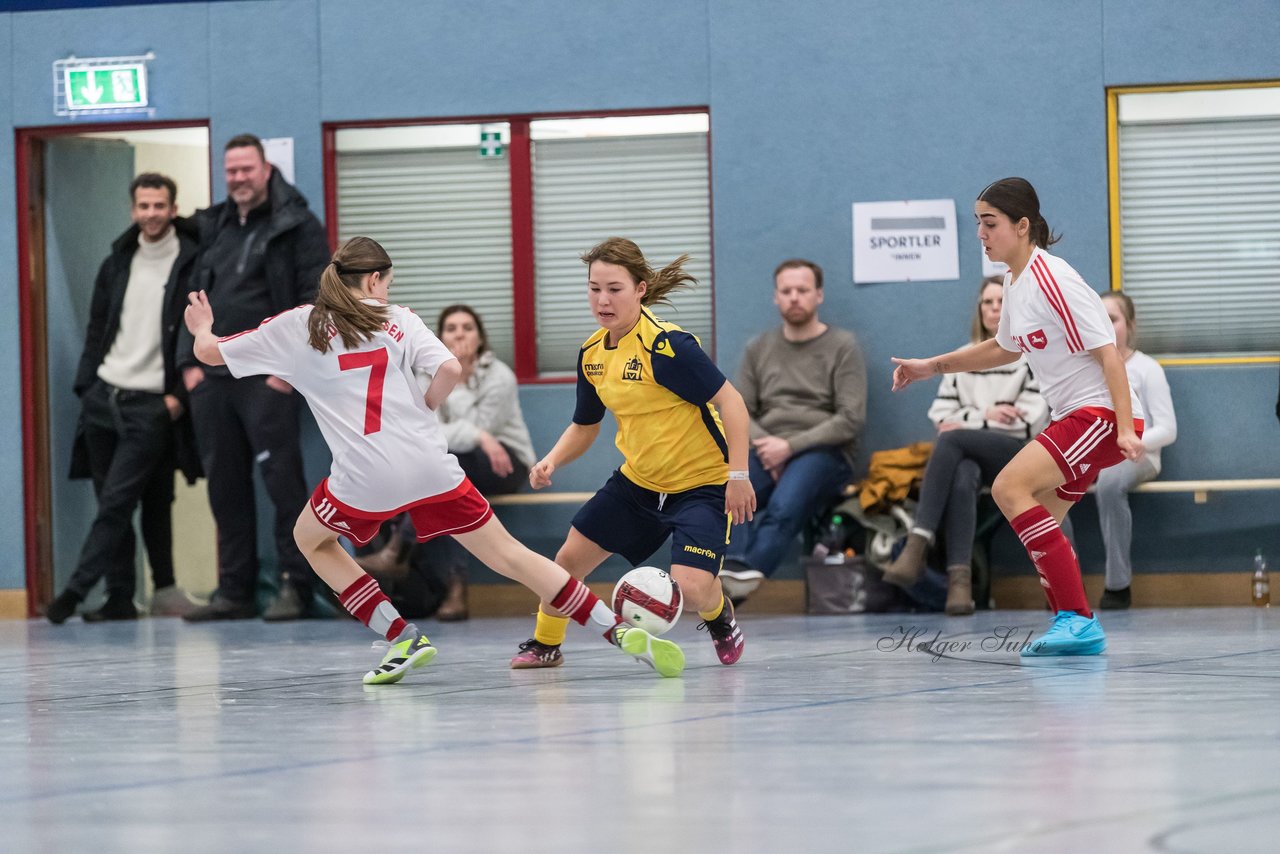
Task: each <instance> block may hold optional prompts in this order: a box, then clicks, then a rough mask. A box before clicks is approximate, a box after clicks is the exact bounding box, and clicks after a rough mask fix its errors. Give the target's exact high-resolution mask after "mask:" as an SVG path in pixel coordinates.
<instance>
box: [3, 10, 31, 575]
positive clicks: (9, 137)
mask: <svg viewBox="0 0 1280 854" xmlns="http://www.w3.org/2000/svg"><path fill="white" fill-rule="evenodd" d="M12 44H13V16H12V15H0V45H3V46H4V47H5V50H9V49H10V47H11V45H12ZM13 125H14V121H13V64H12V63H11V62H0V365H8V366H9V367H8V369H7V370H5V371H4V372H3V374H0V433H2V434H3V435H5V436H9V437H11V438H10V451H9V452H8V453H5V454H0V495H3V496H4V497H3V499H0V543H3V544H4V545H3V547H0V590H12V589H14V588H19V587H24V586H26V580H25V567H24V566H23V542H24V534H23V523H22V454H21V452H20V449H19V447H18V446H17V442H16V438H17V437H20V436H22V395H21V387H20V383H21V380H20V376H19V374H18V364H19V360H18V352H19V347H18V344H19V342H18V245H17V236H16V233H15V232H14V228H13V222H14V209H15V207H16V204H17V187H16V185H15V183H14V180H15V174H14V171H15V162H14V151H13V132H12V128H13Z"/></svg>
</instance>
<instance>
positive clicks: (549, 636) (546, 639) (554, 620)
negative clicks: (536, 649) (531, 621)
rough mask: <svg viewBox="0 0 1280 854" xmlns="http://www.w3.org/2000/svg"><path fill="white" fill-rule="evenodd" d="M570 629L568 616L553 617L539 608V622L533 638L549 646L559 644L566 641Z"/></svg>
mask: <svg viewBox="0 0 1280 854" xmlns="http://www.w3.org/2000/svg"><path fill="white" fill-rule="evenodd" d="M568 630H569V618H568V617H552V616H551V615H549V614H547V613H546V612H545V611H543V610H542V608H541V607H539V608H538V623H537V625H535V626H534V627H533V639H534V640H536V641H537V642H538V643H545V644H546V645H547V646H559V645H560V644H562V643H564V636H565V633H566V632H567V631H568Z"/></svg>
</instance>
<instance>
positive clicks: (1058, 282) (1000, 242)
mask: <svg viewBox="0 0 1280 854" xmlns="http://www.w3.org/2000/svg"><path fill="white" fill-rule="evenodd" d="M973 212H974V217H975V218H976V219H977V221H978V239H979V240H981V241H982V246H983V249H984V250H985V251H986V253H987V257H988V258H990V259H991V260H992V261H1002V262H1004V263H1005V264H1008V265H1009V272H1008V273H1006V274H1005V279H1004V311H1003V313H1002V314H1001V316H1000V327H999V330H998V331H997V333H996V337H995V338H993V339H991V340H989V341H984V342H983V343H981V344H979V345H976V346H973V347H966V348H964V349H961V350H955V351H953V352H950V353H947V354H945V355H942V356H934V357H933V358H931V359H896V358H895V359H894V360H893V361H894V363H895V364H896V365H897V367H896V368H895V369H894V372H893V390H894V391H898V390H899V389H902V388H906V387H907V386H908V385H910V384H911V383H912V382H914V381H916V380H922V379H925V378H927V377H930V376H933V375H935V374H942V373H954V372H958V371H975V370H983V369H986V368H994V367H998V366H1000V365H1007V364H1010V363H1011V362H1015V361H1017V360H1018V358H1019V357H1020V356H1022V355H1025V356H1026V359H1027V362H1028V363H1029V364H1030V365H1031V370H1032V372H1033V373H1034V374H1035V376H1036V379H1038V380H1039V382H1040V390H1041V392H1042V393H1043V395H1044V397H1045V399H1046V400H1047V401H1048V402H1049V410H1050V413H1051V416H1052V421H1051V422H1050V424H1049V426H1048V427H1046V428H1045V430H1044V432H1042V433H1041V434H1040V435H1039V436H1037V437H1036V438H1035V441H1033V442H1029V443H1028V444H1027V445H1026V446H1025V447H1024V448H1023V449H1022V450H1021V451H1020V452H1019V453H1018V454H1017V456H1015V457H1014V458H1013V459H1012V460H1011V461H1010V462H1009V464H1008V465H1007V466H1005V467H1004V469H1003V470H1002V471H1001V472H1000V474H999V476H998V477H997V478H996V480H995V483H994V484H992V487H991V495H992V497H993V498H994V499H995V501H996V504H998V505H999V506H1000V510H1001V512H1002V513H1004V516H1005V518H1006V519H1008V520H1009V524H1010V525H1011V526H1012V527H1013V530H1014V532H1015V533H1017V535H1018V538H1019V539H1021V540H1022V545H1023V546H1024V547H1025V548H1026V550H1027V553H1028V554H1029V555H1030V556H1031V561H1032V563H1034V564H1035V567H1036V572H1038V573H1039V574H1040V584H1041V585H1042V586H1043V587H1044V591H1045V596H1046V597H1047V598H1048V600H1049V607H1050V609H1051V610H1052V611H1053V612H1054V617H1053V623H1052V625H1051V626H1050V628H1049V631H1048V632H1046V633H1045V634H1044V635H1042V636H1041V637H1039V638H1037V639H1036V640H1034V641H1032V642H1031V643H1029V644H1028V645H1027V647H1026V648H1025V649H1024V650H1023V651H1022V655H1024V656H1041V655H1098V654H1100V653H1101V652H1102V651H1103V650H1104V649H1106V646H1107V638H1106V635H1105V634H1104V633H1103V631H1102V627H1101V626H1100V625H1099V624H1098V620H1097V618H1096V617H1094V616H1093V612H1092V611H1091V610H1090V609H1089V603H1088V600H1086V598H1085V592H1084V582H1083V581H1082V579H1081V577H1080V564H1079V561H1077V560H1076V555H1075V551H1074V550H1072V548H1071V543H1069V542H1068V541H1067V538H1066V537H1065V536H1064V535H1063V533H1062V528H1061V527H1059V526H1060V524H1061V522H1062V520H1063V518H1064V517H1065V516H1066V515H1067V511H1068V510H1069V509H1071V507H1072V505H1074V504H1075V503H1076V502H1077V501H1079V500H1080V499H1081V498H1082V497H1083V496H1084V494H1085V491H1086V490H1087V489H1088V488H1089V485H1090V484H1091V483H1093V481H1094V479H1095V478H1097V476H1098V472H1100V471H1102V469H1104V468H1107V467H1108V466H1112V465H1115V464H1116V463H1118V462H1120V461H1121V460H1123V459H1129V460H1136V459H1139V458H1140V457H1141V456H1142V454H1143V446H1142V441H1141V438H1140V437H1141V435H1142V420H1141V419H1142V410H1141V407H1140V405H1139V403H1138V401H1137V399H1136V398H1135V397H1134V396H1133V394H1132V393H1131V391H1130V389H1129V380H1128V377H1127V375H1126V374H1125V368H1124V361H1123V360H1122V359H1121V358H1120V354H1119V352H1118V351H1117V350H1116V337H1115V330H1114V329H1113V328H1112V325H1111V321H1110V319H1109V318H1108V317H1107V311H1106V309H1105V308H1104V307H1103V305H1102V299H1101V298H1100V297H1099V296H1098V294H1097V293H1096V292H1095V291H1094V290H1093V289H1092V288H1090V287H1089V286H1088V285H1087V284H1085V281H1084V279H1082V278H1081V277H1080V274H1079V273H1077V272H1076V271H1075V270H1073V269H1072V268H1071V265H1069V264H1068V263H1067V262H1066V261H1063V260H1062V259H1061V258H1058V257H1056V256H1054V255H1050V254H1049V253H1048V252H1047V251H1046V250H1047V249H1048V247H1049V246H1051V245H1052V244H1054V243H1056V242H1057V240H1058V238H1057V236H1056V235H1054V234H1053V233H1052V232H1051V231H1050V230H1049V224H1048V223H1047V222H1045V220H1044V217H1043V216H1041V215H1040V199H1039V197H1038V196H1037V195H1036V191H1035V189H1034V188H1033V187H1032V186H1031V184H1030V183H1029V182H1028V181H1026V180H1025V179H1023V178H1004V179H1001V180H999V181H996V182H995V183H993V184H991V185H989V186H988V187H987V188H986V189H984V190H983V191H982V192H981V193H980V194H979V195H978V200H977V202H975V203H974V210H973Z"/></svg>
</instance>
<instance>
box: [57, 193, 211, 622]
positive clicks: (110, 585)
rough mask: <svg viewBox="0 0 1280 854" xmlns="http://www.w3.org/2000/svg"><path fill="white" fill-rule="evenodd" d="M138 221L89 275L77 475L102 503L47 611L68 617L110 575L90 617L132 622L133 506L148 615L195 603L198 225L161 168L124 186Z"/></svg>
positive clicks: (173, 612) (180, 609)
mask: <svg viewBox="0 0 1280 854" xmlns="http://www.w3.org/2000/svg"><path fill="white" fill-rule="evenodd" d="M129 194H130V198H131V199H132V206H131V208H130V211H131V216H132V219H133V225H132V226H130V228H129V230H128V231H126V232H125V233H124V234H123V235H121V236H120V237H119V238H118V239H117V240H116V241H115V243H114V244H112V251H111V255H110V256H108V257H107V259H106V260H105V261H103V262H102V266H101V268H100V269H99V270H98V278H97V280H96V281H95V282H94V287H93V299H92V302H91V304H90V314H89V326H88V332H87V334H86V336H85V345H84V352H83V353H82V354H81V357H80V365H79V367H78V369H77V371H76V379H75V392H76V394H77V395H78V396H79V397H80V399H81V401H82V409H81V415H80V423H79V425H78V430H77V433H76V441H75V448H74V450H73V458H72V467H71V468H72V470H71V476H72V477H73V478H74V477H92V478H93V487H94V493H95V494H96V495H97V497H98V513H97V516H96V517H95V518H94V520H93V525H92V527H91V528H90V529H89V535H88V536H87V537H86V538H85V542H84V545H83V547H82V548H81V551H80V558H79V561H78V562H77V564H76V568H75V571H74V572H73V573H72V576H71V579H70V581H69V582H68V583H67V587H66V589H65V590H64V591H63V592H62V593H61V594H59V595H58V597H57V598H56V599H54V601H53V602H52V603H50V605H49V607H48V608H47V609H46V610H45V615H46V616H47V617H48V618H49V620H50V622H53V623H61V622H63V621H64V620H66V619H67V618H68V617H70V616H71V615H72V614H73V613H75V610H76V606H77V605H79V604H80V602H81V601H83V600H84V598H85V595H86V594H88V592H89V590H90V589H92V587H93V585H94V584H96V583H97V581H98V579H99V578H102V577H103V576H104V575H105V576H106V579H107V581H106V584H107V601H106V604H105V605H103V607H102V608H101V609H100V610H98V611H93V612H90V613H88V614H85V620H87V621H94V620H132V619H137V617H138V611H137V608H136V607H135V605H134V603H133V595H134V592H135V587H136V582H135V573H134V564H135V538H134V534H133V513H134V510H135V509H136V508H137V507H138V504H139V502H141V504H142V534H143V540H144V542H145V543H146V546H147V554H148V557H149V558H150V559H151V571H152V575H153V578H154V580H155V586H156V596H155V598H154V599H153V600H152V609H153V613H159V614H169V615H180V614H183V613H186V612H189V611H190V610H191V609H192V608H194V606H195V603H193V602H192V601H191V600H190V599H189V598H188V597H187V595H186V593H185V592H183V591H182V590H181V589H180V588H178V587H177V586H176V584H175V583H174V575H173V526H172V504H173V497H174V493H173V472H174V466H175V462H176V463H177V465H178V466H179V467H180V468H181V469H182V470H183V472H184V473H185V474H186V476H187V480H188V481H189V482H192V483H194V482H195V479H196V478H197V477H199V476H200V465H199V461H198V459H197V458H196V455H195V444H194V441H193V437H192V435H191V419H190V418H189V417H187V415H186V409H187V394H186V390H185V389H184V388H183V387H182V382H181V379H180V378H179V376H178V372H177V368H176V366H175V363H174V344H175V340H176V334H177V330H178V327H180V326H182V313H183V311H184V309H185V307H186V295H187V280H188V278H189V276H190V273H191V269H192V266H193V262H194V260H195V257H196V251H197V239H196V232H195V227H194V225H193V224H192V223H191V222H190V221H189V220H186V219H183V218H181V217H177V216H176V213H177V209H176V207H175V206H174V201H175V198H176V196H177V186H176V185H175V184H174V183H173V181H172V180H171V179H169V178H167V177H165V176H163V175H159V174H157V173H154V172H149V173H145V174H142V175H139V176H138V177H137V178H135V179H134V181H133V183H132V184H130V186H129Z"/></svg>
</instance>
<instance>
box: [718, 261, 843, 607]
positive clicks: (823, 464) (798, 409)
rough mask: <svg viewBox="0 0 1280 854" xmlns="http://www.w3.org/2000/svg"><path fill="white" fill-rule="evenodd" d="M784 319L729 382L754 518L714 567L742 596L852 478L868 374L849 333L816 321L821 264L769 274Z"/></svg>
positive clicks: (758, 341) (737, 597)
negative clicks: (747, 421)
mask: <svg viewBox="0 0 1280 854" xmlns="http://www.w3.org/2000/svg"><path fill="white" fill-rule="evenodd" d="M773 281H774V290H773V301H774V303H775V304H776V305H777V306H778V312H779V313H780V314H781V315H782V326H781V327H779V328H777V329H774V330H771V331H769V332H765V333H763V334H761V335H759V336H757V337H756V338H755V339H753V340H752V341H751V343H750V344H748V345H747V350H746V353H745V354H744V355H743V358H742V369H741V370H740V371H739V374H738V381H737V388H738V391H740V392H741V393H742V397H743V399H744V400H746V403H747V411H748V412H749V413H750V414H751V445H752V453H751V459H750V467H751V485H752V486H753V487H755V491H756V501H757V510H756V514H755V519H754V520H753V521H751V522H748V523H746V524H743V525H737V526H734V528H733V530H732V534H731V539H730V544H729V552H728V555H729V556H728V557H727V558H726V559H725V562H724V568H723V569H722V570H721V572H720V579H721V582H722V583H723V584H724V590H725V593H726V594H727V595H728V596H729V598H730V599H733V600H734V601H737V602H741V601H742V600H743V599H745V598H746V597H747V596H748V595H749V594H750V593H751V592H752V591H754V590H755V589H756V588H757V587H759V586H760V583H761V582H762V581H763V580H764V579H765V578H768V577H770V576H771V575H773V573H774V572H775V571H776V570H777V568H778V565H779V564H780V563H781V562H782V559H783V557H784V556H785V555H786V553H787V549H788V548H789V547H790V546H791V543H792V541H793V540H794V539H795V536H796V534H798V533H799V532H800V531H801V529H802V528H803V527H804V524H805V522H806V521H807V520H808V519H809V518H810V517H811V516H813V515H814V514H815V513H817V512H819V511H820V510H822V509H823V508H824V507H825V506H827V505H828V504H829V503H831V502H832V500H834V499H835V498H836V497H837V496H838V495H839V494H840V491H841V489H842V488H843V487H844V485H845V484H846V483H847V482H848V481H849V479H850V478H851V477H852V476H853V456H854V452H855V450H856V447H857V439H858V435H859V433H861V431H862V425H863V422H864V421H865V420H866V411H867V371H866V364H865V362H864V361H863V358H862V350H861V349H860V348H859V347H858V342H857V339H856V338H854V336H853V333H852V332H848V331H846V330H844V329H839V328H837V327H834V326H830V325H828V324H826V323H823V322H822V321H821V320H820V319H819V318H818V306H820V305H821V304H822V268H821V267H819V266H818V265H817V264H815V263H813V262H812V261H806V260H804V259H802V258H792V259H790V260H787V261H783V262H782V263H781V264H779V265H778V268H777V269H776V270H775V271H774V274H773Z"/></svg>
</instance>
